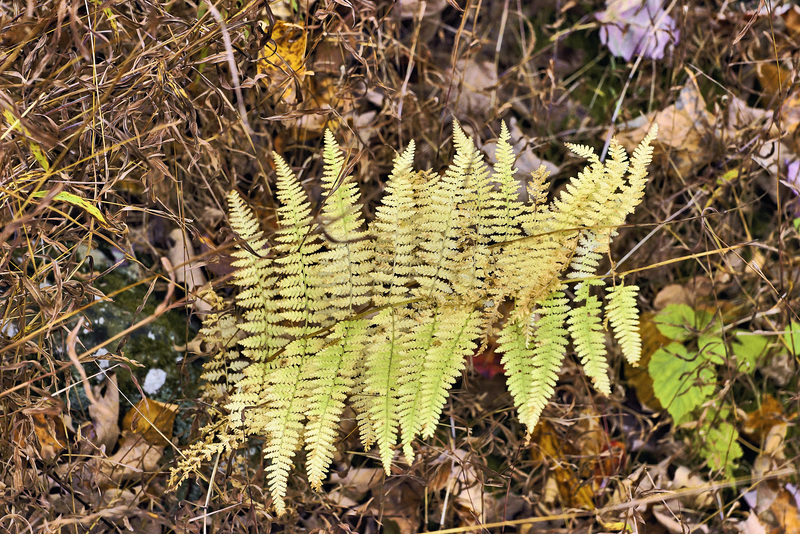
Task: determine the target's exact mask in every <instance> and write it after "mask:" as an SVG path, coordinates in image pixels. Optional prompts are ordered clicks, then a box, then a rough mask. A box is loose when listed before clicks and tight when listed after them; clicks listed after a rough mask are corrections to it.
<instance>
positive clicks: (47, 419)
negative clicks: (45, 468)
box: [23, 408, 67, 460]
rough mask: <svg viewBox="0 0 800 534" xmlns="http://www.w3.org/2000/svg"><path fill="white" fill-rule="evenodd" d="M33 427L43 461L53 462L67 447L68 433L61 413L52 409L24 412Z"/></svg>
mask: <svg viewBox="0 0 800 534" xmlns="http://www.w3.org/2000/svg"><path fill="white" fill-rule="evenodd" d="M23 413H25V414H26V415H27V416H28V417H29V419H30V421H31V423H32V425H33V432H34V435H35V436H36V442H37V444H38V452H39V456H40V457H41V458H42V460H52V459H53V458H55V457H56V456H57V455H58V453H59V452H61V451H62V450H63V449H64V448H65V447H66V446H67V432H66V427H65V426H64V420H63V419H62V417H61V414H60V413H53V411H52V410H51V409H49V408H48V409H45V410H43V411H42V410H40V409H36V408H34V409H30V410H24V411H23Z"/></svg>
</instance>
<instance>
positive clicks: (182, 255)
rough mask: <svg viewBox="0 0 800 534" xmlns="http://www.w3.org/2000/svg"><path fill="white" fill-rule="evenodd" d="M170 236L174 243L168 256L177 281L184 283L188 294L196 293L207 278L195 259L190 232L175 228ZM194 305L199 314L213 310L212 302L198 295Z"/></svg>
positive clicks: (203, 285) (204, 284) (205, 282)
mask: <svg viewBox="0 0 800 534" xmlns="http://www.w3.org/2000/svg"><path fill="white" fill-rule="evenodd" d="M169 238H170V240H171V241H172V243H173V245H172V246H171V247H170V248H169V250H168V251H167V257H168V258H169V261H170V263H171V264H172V265H173V266H174V267H175V281H176V282H178V283H179V284H184V286H185V289H186V293H187V294H189V295H196V294H197V293H198V291H201V288H203V287H205V286H206V284H207V280H206V276H205V275H204V274H203V270H202V269H201V268H200V266H199V265H198V262H197V260H196V259H195V253H194V246H193V245H192V241H191V239H189V234H188V233H187V232H186V230H184V229H182V228H175V229H174V230H172V232H170V234H169ZM192 306H193V307H194V311H195V312H197V313H198V314H206V313H208V312H209V311H211V304H210V303H208V302H206V301H205V300H203V299H202V298H200V297H197V296H195V298H194V301H193V303H192Z"/></svg>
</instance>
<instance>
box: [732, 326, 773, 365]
mask: <svg viewBox="0 0 800 534" xmlns="http://www.w3.org/2000/svg"><path fill="white" fill-rule="evenodd" d="M738 334H739V335H738V336H737V337H736V339H734V341H733V344H732V346H733V354H734V356H736V361H737V362H738V363H739V367H738V369H739V371H742V372H745V373H752V372H754V371H755V370H756V365H758V360H759V359H760V358H761V357H762V356H763V355H764V354H766V352H767V349H768V348H769V340H768V339H767V338H766V337H764V336H756V335H748V333H747V332H739V333H738Z"/></svg>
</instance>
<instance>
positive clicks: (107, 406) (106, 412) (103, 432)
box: [89, 372, 119, 453]
mask: <svg viewBox="0 0 800 534" xmlns="http://www.w3.org/2000/svg"><path fill="white" fill-rule="evenodd" d="M103 389H105V393H103ZM92 392H93V393H94V396H95V398H96V399H97V402H96V403H95V404H92V405H91V406H89V417H91V418H92V424H93V431H92V432H91V433H90V441H91V442H92V443H93V444H94V445H96V446H97V447H105V449H104V450H105V451H106V453H110V452H111V451H112V450H113V449H114V445H116V444H117V438H119V388H118V387H117V375H116V374H115V373H113V372H112V373H108V375H107V379H106V382H105V383H103V384H100V385H96V386H92Z"/></svg>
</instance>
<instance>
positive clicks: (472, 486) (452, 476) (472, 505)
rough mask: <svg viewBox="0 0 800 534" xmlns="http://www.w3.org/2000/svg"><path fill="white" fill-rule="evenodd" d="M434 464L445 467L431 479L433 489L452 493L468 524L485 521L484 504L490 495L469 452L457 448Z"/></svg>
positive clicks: (430, 486)
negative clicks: (471, 460) (485, 489)
mask: <svg viewBox="0 0 800 534" xmlns="http://www.w3.org/2000/svg"><path fill="white" fill-rule="evenodd" d="M434 464H440V465H443V466H445V469H443V470H440V471H439V472H438V473H437V474H438V476H437V477H435V478H433V479H431V481H430V483H429V484H428V487H429V488H430V489H431V490H432V491H441V490H446V491H447V492H448V493H449V494H450V495H452V498H453V500H454V502H455V504H456V505H458V507H459V508H460V510H459V511H460V512H462V513H461V514H460V515H461V516H462V519H464V520H465V522H466V524H470V525H475V524H481V523H484V522H485V520H486V517H485V511H484V505H485V504H486V503H487V499H489V498H490V497H489V495H487V494H485V492H484V491H483V483H482V482H481V480H480V479H479V478H478V472H477V471H476V470H475V467H473V466H472V464H471V462H470V461H469V453H468V452H467V451H464V450H461V449H456V450H454V451H450V452H448V453H446V454H442V455H441V456H440V457H439V458H437V459H436V460H435V461H434Z"/></svg>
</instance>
